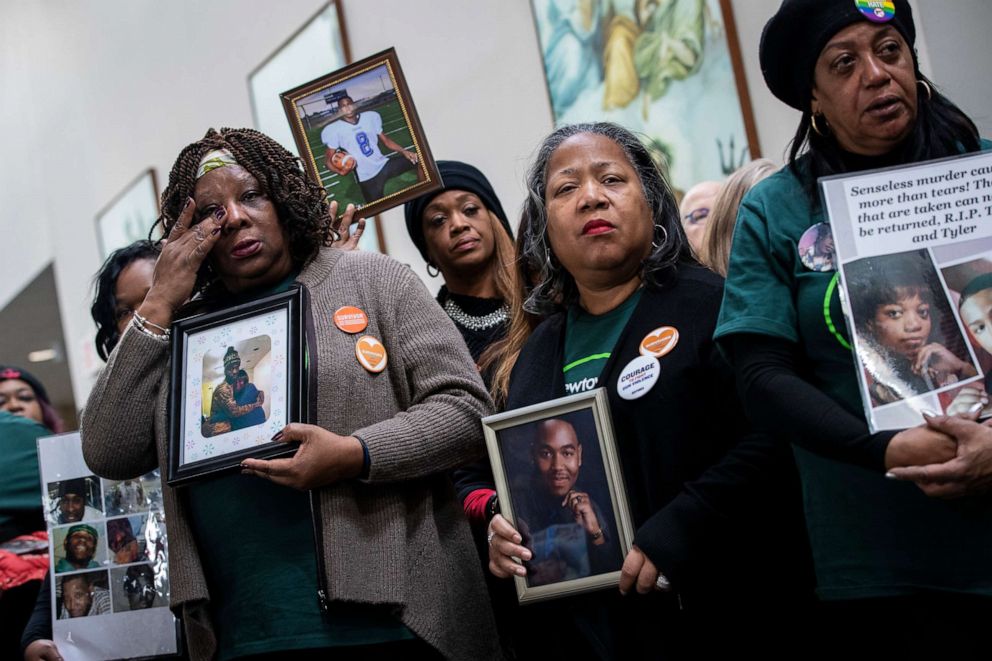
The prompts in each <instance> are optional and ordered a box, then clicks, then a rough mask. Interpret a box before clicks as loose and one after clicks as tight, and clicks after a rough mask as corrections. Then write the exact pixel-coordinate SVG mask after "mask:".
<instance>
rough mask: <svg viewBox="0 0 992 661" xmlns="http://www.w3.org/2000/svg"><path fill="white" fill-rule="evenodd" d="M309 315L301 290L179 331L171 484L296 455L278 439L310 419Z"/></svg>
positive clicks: (182, 325) (197, 320)
mask: <svg viewBox="0 0 992 661" xmlns="http://www.w3.org/2000/svg"><path fill="white" fill-rule="evenodd" d="M304 314H306V291H305V290H304V289H303V288H301V287H294V288H292V289H290V290H289V291H287V292H283V293H279V294H273V295H271V296H266V297H265V298H261V299H259V300H257V301H251V302H249V303H244V304H242V305H238V306H235V307H232V308H228V309H226V310H220V311H218V312H212V313H209V314H203V315H198V316H195V317H190V318H189V319H181V320H179V321H177V322H175V323H174V324H173V325H172V385H171V391H170V393H169V416H170V417H169V467H168V468H169V471H168V478H167V482H168V484H169V485H171V486H177V485H181V484H184V483H187V482H190V481H194V480H198V479H202V478H204V477H208V476H211V475H215V474H217V473H223V472H232V471H236V470H238V467H239V465H240V463H241V461H242V460H243V459H245V458H248V457H256V458H269V457H274V456H277V455H283V454H290V453H292V452H294V451H295V449H296V446H295V445H287V444H285V443H275V442H273V441H272V440H271V439H272V436H273V435H274V434H275V433H276V432H278V431H279V430H280V429H282V428H283V427H284V426H285V425H286V424H288V423H290V422H305V421H306V419H307V418H306V416H307V410H308V406H307V401H308V400H307V394H308V389H307V375H306V369H305V367H304V360H305V351H306V348H305V347H306V339H305V324H304V321H303V315H304Z"/></svg>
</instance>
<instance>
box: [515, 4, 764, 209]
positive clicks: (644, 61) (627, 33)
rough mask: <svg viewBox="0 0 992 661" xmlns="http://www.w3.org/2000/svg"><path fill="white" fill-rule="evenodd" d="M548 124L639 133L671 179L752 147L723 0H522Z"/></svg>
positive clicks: (704, 172)
mask: <svg viewBox="0 0 992 661" xmlns="http://www.w3.org/2000/svg"><path fill="white" fill-rule="evenodd" d="M532 4H533V8H534V17H535V21H536V23H537V32H538V37H539V39H540V45H541V55H542V58H543V60H544V72H545V78H546V80H547V84H548V93H549V95H550V97H551V106H552V112H553V113H554V119H555V124H556V125H558V126H560V125H562V124H572V123H576V122H589V121H610V122H615V123H617V124H621V125H623V126H625V127H627V128H629V129H631V130H633V131H636V132H638V133H640V134H642V135H643V136H644V138H645V140H646V142H647V144H648V147H649V148H650V149H651V151H652V153H653V154H654V155H655V157H656V159H657V160H658V162H659V163H662V164H664V167H665V169H667V172H668V176H669V179H670V181H671V183H672V185H673V186H674V187H675V188H676V189H677V190H679V191H685V190H687V189H688V188H690V187H691V186H692V185H693V184H695V183H698V182H700V181H704V180H708V179H722V178H724V177H726V176H727V175H728V174H730V173H731V172H733V171H734V170H735V169H737V168H738V167H740V166H741V165H742V164H743V163H746V162H747V161H748V160H750V159H752V158H757V157H759V156H760V153H759V148H758V142H757V133H756V131H755V128H754V119H753V117H752V114H751V107H750V100H749V98H748V94H747V84H746V81H745V79H744V73H743V65H742V63H741V59H740V46H739V43H738V41H737V33H736V28H735V26H734V18H733V11H732V9H731V7H730V2H729V0H532Z"/></svg>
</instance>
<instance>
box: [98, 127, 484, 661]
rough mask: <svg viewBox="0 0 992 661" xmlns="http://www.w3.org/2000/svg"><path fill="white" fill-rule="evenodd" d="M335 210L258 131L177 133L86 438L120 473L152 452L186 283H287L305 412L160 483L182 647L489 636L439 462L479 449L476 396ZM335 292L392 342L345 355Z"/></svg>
mask: <svg viewBox="0 0 992 661" xmlns="http://www.w3.org/2000/svg"><path fill="white" fill-rule="evenodd" d="M346 216H347V214H346ZM335 220H336V219H335V218H334V216H333V214H329V213H328V206H327V203H326V200H325V194H324V191H323V189H321V187H320V186H318V185H317V184H316V183H314V182H312V181H311V180H309V179H308V178H307V176H306V175H305V174H304V172H303V170H302V169H301V168H300V166H299V161H298V160H297V159H296V158H294V157H293V156H292V154H290V153H289V152H287V151H286V150H285V149H283V148H282V147H281V146H279V145H278V144H277V143H275V142H274V141H273V140H271V139H270V138H268V137H266V136H264V135H262V134H260V133H258V132H256V131H253V130H250V129H222V130H221V131H220V132H217V131H213V130H211V131H208V133H207V135H206V136H205V137H204V138H203V139H202V140H200V141H198V142H195V143H193V144H191V145H189V146H188V147H186V148H185V149H184V150H183V151H182V152H181V153H180V155H179V157H178V159H177V160H176V163H175V165H174V166H173V169H172V172H171V174H170V177H169V185H168V187H167V189H166V190H165V193H164V194H163V198H162V216H161V218H160V222H162V224H163V227H164V230H165V232H166V234H167V239H166V242H165V246H164V248H163V250H162V256H161V258H160V259H159V261H158V263H157V264H156V267H155V273H154V276H153V283H152V287H151V289H150V290H149V292H148V295H147V296H146V297H145V300H144V302H143V303H142V304H141V305H140V306H139V307H138V309H137V310H136V311H135V314H134V318H133V321H132V325H131V327H129V328H128V330H127V332H126V333H124V335H123V337H122V338H121V340H120V343H119V344H118V346H117V348H116V349H115V351H114V353H113V354H112V355H111V358H110V361H109V363H108V366H107V369H106V370H105V371H104V372H103V374H102V375H101V377H100V379H99V381H98V383H97V385H96V387H95V388H94V390H93V393H92V394H91V396H90V400H89V404H88V405H87V407H86V412H85V415H84V416H83V426H82V436H83V450H84V454H85V457H86V460H87V462H88V463H89V465H90V466H91V467H92V468H93V469H94V470H95V471H96V472H97V473H99V474H101V475H104V476H106V477H110V478H116V479H122V478H126V477H131V476H134V475H137V474H141V473H144V472H146V471H148V470H149V469H151V468H153V467H154V466H155V465H160V466H162V467H163V468H164V467H166V466H167V464H168V456H167V451H166V448H167V430H168V427H169V425H168V421H167V400H168V390H169V387H170V384H169V376H168V371H169V361H170V357H169V351H168V330H167V329H168V328H169V325H170V324H171V323H172V321H173V320H174V319H177V318H179V317H180V316H182V314H183V312H182V311H181V310H180V308H182V306H183V304H184V302H185V301H186V300H187V299H189V298H190V297H191V295H195V297H196V302H197V304H198V307H199V308H201V309H202V308H206V309H208V310H210V309H219V308H222V307H226V306H229V305H231V304H233V303H237V302H240V301H243V300H245V299H249V298H257V297H259V296H263V295H265V294H268V293H274V292H277V291H281V290H284V289H286V288H288V287H289V286H290V285H291V284H292V283H294V282H296V283H299V284H300V285H302V286H303V287H305V288H306V290H307V292H308V293H309V300H310V310H311V314H310V323H311V324H312V331H313V332H312V333H309V334H308V335H309V342H310V345H309V347H308V348H309V351H308V356H309V369H310V370H311V373H312V378H311V381H312V382H313V383H315V384H316V393H315V395H314V397H313V401H314V405H313V406H312V407H311V416H312V419H313V422H314V423H315V424H303V423H292V424H289V425H287V426H286V427H284V428H283V429H281V430H280V431H278V432H277V433H276V434H275V436H274V437H273V441H276V442H280V441H284V442H298V443H299V447H298V448H297V449H296V452H295V454H294V455H292V456H291V457H290V458H287V459H273V460H268V461H263V460H258V459H247V460H245V461H244V462H243V464H242V467H243V472H244V473H246V474H248V475H249V476H253V477H246V476H241V475H229V476H224V477H215V478H212V479H209V480H204V481H200V482H197V483H194V484H191V485H190V486H188V487H184V489H183V490H184V491H185V493H183V494H181V497H180V494H178V493H177V491H176V490H174V489H171V488H166V489H165V493H164V499H165V508H166V513H167V517H168V520H169V526H170V536H171V539H170V545H169V554H170V566H171V569H172V594H171V599H172V608H173V609H174V610H176V611H177V612H180V613H182V615H183V621H184V624H185V628H186V634H187V641H188V645H189V652H190V656H191V657H192V658H194V659H207V658H212V657H215V656H216V657H218V658H221V659H230V658H238V657H242V656H250V655H260V654H279V653H282V652H285V651H293V652H294V653H295V654H297V655H299V654H309V655H313V656H314V657H317V656H321V657H324V656H326V655H328V654H329V653H332V652H329V650H330V648H333V653H334V654H335V655H338V656H341V657H343V658H351V656H354V655H362V658H380V657H381V658H391V657H392V656H395V655H400V656H403V655H411V656H413V655H418V654H425V655H426V656H428V657H436V656H439V655H440V656H442V657H445V658H494V657H496V656H498V646H497V642H496V639H495V635H490V634H493V630H492V616H491V613H490V612H489V610H488V609H487V608H485V607H484V606H483V604H484V603H485V592H484V587H483V582H482V576H481V573H480V571H479V568H478V564H477V563H476V562H474V561H473V560H472V556H473V552H472V542H471V538H470V536H469V531H468V528H467V526H466V525H465V523H464V519H463V518H462V515H461V512H460V507H459V505H458V503H457V502H456V501H455V499H454V497H453V494H452V490H451V487H450V484H448V479H447V477H446V476H445V474H444V471H445V470H447V469H450V468H452V467H454V466H457V465H459V464H462V463H465V462H467V461H470V460H472V459H474V458H476V457H477V456H479V454H480V452H481V450H482V443H481V429H480V428H479V425H478V418H479V417H480V416H481V415H484V414H485V413H487V412H488V411H489V410H490V407H491V405H490V403H489V399H488V397H487V395H486V393H485V390H484V388H483V386H482V383H481V381H480V379H479V377H478V374H477V373H476V371H475V369H474V367H473V365H472V361H471V358H470V357H469V355H468V352H467V351H466V350H465V348H464V345H463V343H462V341H461V338H460V337H459V335H458V333H457V331H456V330H455V328H454V326H453V325H452V324H451V322H450V321H449V320H448V319H447V317H446V316H445V315H444V312H443V311H442V310H441V309H440V308H438V307H437V305H436V304H435V303H434V302H433V301H432V300H431V299H430V297H429V296H428V294H427V292H426V291H425V290H424V288H423V285H422V284H421V283H420V282H419V281H418V280H417V278H416V277H415V276H414V275H413V274H412V273H411V272H410V271H409V269H407V268H405V267H403V266H402V265H401V264H399V263H397V262H395V261H393V260H391V259H389V258H387V257H384V256H382V255H378V254H375V253H367V252H360V251H350V252H346V251H342V250H338V249H334V248H326V247H325V246H327V245H328V244H329V243H330V240H331V235H332V227H333V224H334V221H335ZM348 220H350V219H348V218H347V217H346V218H345V221H346V222H345V225H347V221H348ZM345 307H353V308H358V309H359V310H360V311H361V312H362V313H364V315H365V316H366V318H367V324H366V326H365V328H364V329H362V332H363V333H365V334H366V335H368V336H373V337H374V338H377V340H378V341H379V343H380V345H381V347H382V349H383V350H384V351H385V353H386V355H387V356H388V360H386V359H385V358H382V359H381V360H380V361H379V362H378V363H377V364H376V365H370V364H369V363H368V362H367V361H365V362H361V361H360V360H358V359H357V357H358V352H357V351H356V340H357V339H358V338H356V337H355V335H353V334H351V333H350V332H348V330H350V328H349V327H347V326H344V327H342V326H343V324H341V325H338V324H336V322H335V312H336V311H338V310H341V309H342V308H345ZM346 329H348V330H346ZM362 339H364V337H363V338H362ZM150 404H151V405H150ZM306 491H309V497H308V494H307V493H306ZM276 533H277V534H276ZM315 547H316V551H315V550H314V549H315ZM453 559H454V560H453ZM369 655H372V656H369ZM375 655H380V656H375Z"/></svg>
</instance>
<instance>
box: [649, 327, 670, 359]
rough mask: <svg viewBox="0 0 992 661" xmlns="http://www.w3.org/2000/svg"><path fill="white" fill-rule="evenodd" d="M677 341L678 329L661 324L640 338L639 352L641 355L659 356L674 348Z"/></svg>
mask: <svg viewBox="0 0 992 661" xmlns="http://www.w3.org/2000/svg"><path fill="white" fill-rule="evenodd" d="M678 343H679V331H678V329H677V328H675V327H674V326H661V327H659V328H655V329H654V330H653V331H651V332H650V333H648V334H647V335H645V336H644V339H643V340H641V347H640V353H641V355H642V356H654V357H655V358H661V357H662V356H664V355H665V354H666V353H668V352H669V351H671V350H672V349H674V348H675V345H676V344H678Z"/></svg>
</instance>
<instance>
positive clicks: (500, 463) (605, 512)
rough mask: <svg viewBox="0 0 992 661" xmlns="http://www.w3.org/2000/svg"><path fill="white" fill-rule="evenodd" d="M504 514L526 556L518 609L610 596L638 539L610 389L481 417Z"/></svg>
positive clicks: (518, 584) (519, 582) (516, 580)
mask: <svg viewBox="0 0 992 661" xmlns="http://www.w3.org/2000/svg"><path fill="white" fill-rule="evenodd" d="M482 425H483V430H484V432H485V436H486V449H487V450H488V451H489V460H490V463H491V464H492V468H493V477H494V478H495V482H496V491H497V493H498V494H499V503H500V510H501V513H502V515H503V516H504V517H505V518H506V519H507V520H508V521H509V522H510V523H511V524H512V525H513V526H514V527H515V528H516V529H517V531H518V532H519V533H520V536H521V537H522V540H523V541H522V544H523V546H525V547H526V548H527V549H528V550H530V552H531V554H532V557H531V559H530V560H529V561H526V562H521V564H523V566H524V568H525V569H526V570H527V575H526V576H523V577H521V576H514V577H513V582H514V584H515V586H516V589H517V599H518V600H519V601H520V603H521V604H526V603H530V602H534V601H541V600H545V599H553V598H556V597H562V596H567V595H571V594H578V593H582V592H588V591H591V590H598V589H601V588H606V587H614V586H617V585H619V583H620V568H621V567H622V566H623V559H624V557H625V556H626V555H627V552H628V551H630V548H631V545H632V544H633V539H634V533H633V525H632V522H631V518H630V509H629V506H628V504H627V492H626V488H625V487H624V480H623V473H622V471H621V469H620V462H619V458H618V456H617V449H616V442H615V440H614V437H613V424H612V422H611V420H610V413H609V403H608V400H607V395H606V389H605V388H597V389H596V390H591V391H589V392H585V393H581V394H578V395H571V396H568V397H562V398H559V399H555V400H552V401H549V402H544V403H541V404H535V405H533V406H528V407H525V408H521V409H516V410H513V411H508V412H506V413H500V414H498V415H494V416H490V417H488V418H483V420H482Z"/></svg>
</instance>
